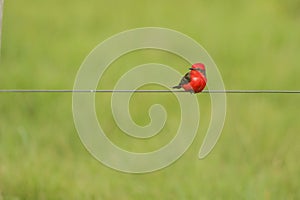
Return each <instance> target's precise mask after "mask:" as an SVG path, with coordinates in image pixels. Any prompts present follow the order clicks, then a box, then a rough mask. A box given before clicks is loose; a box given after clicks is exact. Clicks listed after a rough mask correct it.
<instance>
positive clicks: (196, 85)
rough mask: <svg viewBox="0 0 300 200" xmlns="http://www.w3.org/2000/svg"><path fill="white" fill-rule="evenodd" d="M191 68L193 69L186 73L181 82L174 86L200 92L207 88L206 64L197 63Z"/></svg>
mask: <svg viewBox="0 0 300 200" xmlns="http://www.w3.org/2000/svg"><path fill="white" fill-rule="evenodd" d="M189 69H190V70H191V71H189V72H188V73H186V74H185V75H184V77H183V78H182V79H181V81H180V83H179V84H178V85H177V86H174V87H173V88H176V89H180V88H183V89H184V90H185V91H189V92H191V93H199V92H201V91H202V90H203V89H204V88H205V86H206V82H207V79H206V72H205V66H204V64H202V63H195V64H193V65H192V67H191V68H189Z"/></svg>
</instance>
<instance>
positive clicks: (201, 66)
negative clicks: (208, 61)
mask: <svg viewBox="0 0 300 200" xmlns="http://www.w3.org/2000/svg"><path fill="white" fill-rule="evenodd" d="M189 69H190V70H197V71H199V72H201V73H202V74H203V75H204V76H206V72H205V65H204V64H202V63H195V64H193V65H192V67H191V68H189Z"/></svg>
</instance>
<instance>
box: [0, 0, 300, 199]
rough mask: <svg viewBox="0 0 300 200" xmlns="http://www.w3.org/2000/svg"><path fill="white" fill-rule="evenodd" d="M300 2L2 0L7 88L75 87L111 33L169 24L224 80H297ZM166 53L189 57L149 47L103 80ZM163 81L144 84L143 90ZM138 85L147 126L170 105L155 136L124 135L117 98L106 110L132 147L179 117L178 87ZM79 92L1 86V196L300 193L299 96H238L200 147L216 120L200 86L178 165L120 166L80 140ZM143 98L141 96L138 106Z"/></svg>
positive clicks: (103, 99)
mask: <svg viewBox="0 0 300 200" xmlns="http://www.w3.org/2000/svg"><path fill="white" fill-rule="evenodd" d="M299 13H300V12H299V1H296V0H295V1H293V0H288V1H285V2H283V1H272V0H267V1H258V0H254V1H237V0H232V1H229V2H220V1H196V0H191V1H186V2H180V1H170V0H167V1H133V0H129V1H108V0H105V1H71V0H66V1H58V0H52V1H49V0H44V1H35V0H29V1H20V0H15V1H5V10H4V16H3V20H4V21H3V35H2V36H3V38H2V52H1V53H2V56H1V66H0V88H3V89H4V88H5V89H6V88H11V89H13V88H19V89H21V88H35V89H43V88H46V89H65V88H68V89H70V88H72V86H73V81H74V79H75V75H76V73H77V70H78V68H79V66H80V64H81V62H82V61H83V59H84V58H85V57H86V56H87V54H88V53H89V52H90V51H91V50H92V49H93V48H94V47H95V46H96V45H97V44H98V43H99V42H101V41H103V40H105V39H107V38H108V37H110V36H111V35H113V34H116V33H118V32H120V31H124V30H127V29H131V28H136V27H144V26H161V27H166V28H171V29H175V30H178V31H180V32H183V33H185V34H187V35H189V36H191V37H192V38H194V39H195V40H197V41H198V42H199V43H200V44H202V45H203V46H204V47H205V48H206V49H207V51H208V52H209V53H210V55H211V56H212V57H213V58H214V60H215V62H216V63H217V65H218V67H219V70H220V71H221V73H222V76H223V79H224V83H225V86H226V88H227V89H300V82H299V74H300V68H299V51H300V46H299V44H300V37H299V35H300V26H299V19H300V18H299ZM147 62H158V63H163V64H167V65H170V66H173V67H174V68H176V69H177V70H179V71H180V72H182V74H184V73H185V72H186V70H187V68H186V66H187V63H186V62H185V61H183V60H181V59H180V58H178V57H176V56H174V55H169V54H167V53H165V52H160V51H152V50H145V51H140V52H134V53H131V54H128V55H126V56H124V57H122V58H120V59H119V60H118V61H116V62H115V63H113V64H112V66H111V68H110V69H109V70H108V71H107V72H106V73H105V77H104V79H103V80H102V82H101V83H100V84H99V88H112V87H113V85H114V84H115V83H116V81H117V80H118V78H119V77H120V76H121V75H122V74H123V73H124V72H126V71H127V70H128V69H130V68H131V67H132V66H136V65H139V64H143V63H147ZM150 87H156V86H145V88H150ZM143 95H144V94H136V95H135V96H134V97H133V99H132V101H131V103H130V108H129V109H130V111H131V113H132V117H133V119H134V120H136V122H137V123H138V124H141V125H145V124H147V123H149V116H148V114H147V112H148V109H149V107H150V106H151V105H153V104H155V103H161V104H162V105H164V106H165V108H166V110H167V112H168V115H169V118H168V121H167V124H166V128H165V129H164V130H163V131H162V133H160V134H159V135H158V136H156V137H154V138H151V139H150V140H149V141H145V140H143V141H140V140H134V139H132V138H129V137H127V136H125V135H124V134H123V133H122V132H121V131H120V130H119V129H118V128H117V127H116V124H115V123H114V121H113V118H112V115H111V112H110V95H108V94H97V96H96V102H97V105H96V107H97V114H98V118H99V121H101V123H102V125H103V127H104V129H105V130H106V131H107V132H109V133H110V135H108V137H110V138H111V139H112V140H113V141H114V142H115V143H116V144H118V145H120V146H122V147H123V148H126V149H128V150H133V151H148V150H154V149H157V148H159V147H161V146H163V145H165V144H166V143H167V142H168V141H169V140H170V139H171V138H172V137H174V134H173V133H174V131H175V130H176V128H177V126H178V122H179V115H180V112H179V111H178V107H179V105H178V103H177V102H176V100H174V97H173V96H169V95H162V94H156V95H153V96H151V97H147V98H145V97H144V96H143ZM71 98H72V96H71V94H0V111H1V115H0V199H142V198H143V199H299V198H300V193H299V185H300V182H299V180H300V177H299V174H300V165H299V162H298V161H297V157H298V156H299V153H300V145H299V141H300V138H299V130H300V125H299V101H300V96H299V95H277V94H276V95H275V94H268V95H267V94H229V95H228V107H227V109H228V111H227V118H226V123H225V127H224V130H223V133H222V136H221V138H220V140H219V142H218V143H217V145H216V148H215V149H214V150H213V152H212V153H211V154H210V155H209V156H208V157H207V158H205V159H204V160H198V159H197V154H198V151H199V147H200V145H201V143H202V141H203V137H204V134H205V133H206V129H207V127H208V123H209V120H210V107H209V106H210V101H209V96H208V95H206V94H199V95H198V99H199V102H200V106H201V125H200V128H199V132H198V136H197V137H196V140H195V142H194V143H193V144H192V146H191V148H190V149H189V150H188V151H187V152H186V154H184V156H183V157H182V158H181V159H180V160H178V161H177V162H176V163H174V164H173V165H172V166H170V167H168V168H166V169H163V170H161V171H158V172H155V173H151V174H145V175H132V174H123V173H120V172H117V171H114V170H111V169H109V168H107V167H105V166H103V165H102V164H100V163H99V162H98V161H96V160H95V159H94V158H93V157H92V156H91V155H90V154H89V153H88V152H87V151H86V149H85V148H84V146H83V145H82V144H81V142H80V139H79V137H78V135H77V132H76V130H75V127H74V124H73V119H72V108H71V103H72V102H71V100H72V99H71ZM141 102H142V103H141Z"/></svg>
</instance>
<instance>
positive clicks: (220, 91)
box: [0, 89, 300, 94]
mask: <svg viewBox="0 0 300 200" xmlns="http://www.w3.org/2000/svg"><path fill="white" fill-rule="evenodd" d="M113 92H117V93H133V92H134V93H173V92H174V93H185V92H187V91H184V90H69V89H62V90H47V89H2V90H0V93H113ZM202 93H240V94H245V93H269V94H300V90H203V91H202Z"/></svg>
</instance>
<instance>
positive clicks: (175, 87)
mask: <svg viewBox="0 0 300 200" xmlns="http://www.w3.org/2000/svg"><path fill="white" fill-rule="evenodd" d="M172 88H174V89H180V88H181V85H176V86H173V87H172Z"/></svg>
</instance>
